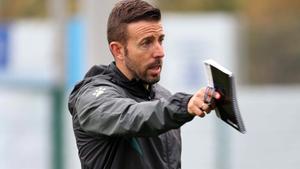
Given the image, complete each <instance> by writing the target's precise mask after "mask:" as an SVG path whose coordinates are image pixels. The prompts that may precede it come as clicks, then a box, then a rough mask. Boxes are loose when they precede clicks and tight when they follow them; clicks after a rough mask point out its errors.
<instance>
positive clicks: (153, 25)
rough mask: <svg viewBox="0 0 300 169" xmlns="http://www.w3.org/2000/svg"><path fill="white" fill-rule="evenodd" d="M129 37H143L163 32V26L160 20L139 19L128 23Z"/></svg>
mask: <svg viewBox="0 0 300 169" xmlns="http://www.w3.org/2000/svg"><path fill="white" fill-rule="evenodd" d="M127 32H128V35H129V37H132V38H142V37H145V36H147V35H154V36H155V35H157V36H160V35H162V34H163V27H162V24H161V22H160V21H138V22H134V23H130V24H128V25H127Z"/></svg>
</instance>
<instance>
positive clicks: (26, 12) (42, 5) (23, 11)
mask: <svg viewBox="0 0 300 169" xmlns="http://www.w3.org/2000/svg"><path fill="white" fill-rule="evenodd" d="M45 16H46V0H21V1H20V0H0V20H10V19H18V18H24V17H45Z"/></svg>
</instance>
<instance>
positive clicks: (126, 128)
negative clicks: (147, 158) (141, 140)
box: [75, 86, 193, 136]
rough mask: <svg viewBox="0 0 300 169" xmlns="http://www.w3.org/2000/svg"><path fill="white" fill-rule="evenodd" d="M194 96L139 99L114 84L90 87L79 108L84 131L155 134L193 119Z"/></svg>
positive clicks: (77, 107)
mask: <svg viewBox="0 0 300 169" xmlns="http://www.w3.org/2000/svg"><path fill="white" fill-rule="evenodd" d="M190 97H191V95H188V94H184V93H177V94H175V95H173V96H171V97H170V98H169V99H168V100H166V99H159V100H153V101H144V102H136V101H135V100H133V99H130V98H125V97H124V96H122V95H121V94H120V92H118V91H117V89H116V88H114V87H112V86H102V87H101V86H100V87H99V86H97V87H96V86H95V87H90V88H86V89H85V90H84V91H83V92H81V94H80V95H79V96H78V99H77V101H76V104H75V109H76V112H77V115H78V117H77V118H78V120H79V123H80V126H81V128H82V129H83V130H85V131H87V132H91V133H94V134H100V135H107V136H154V135H157V134H160V133H163V132H166V131H168V130H170V129H175V128H179V127H180V126H181V125H183V124H184V123H186V122H188V121H190V120H192V119H193V116H192V115H190V114H189V113H188V112H187V103H188V101H189V99H190Z"/></svg>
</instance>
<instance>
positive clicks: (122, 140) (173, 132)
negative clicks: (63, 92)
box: [69, 63, 193, 169]
mask: <svg viewBox="0 0 300 169" xmlns="http://www.w3.org/2000/svg"><path fill="white" fill-rule="evenodd" d="M190 97H191V95H188V94H183V93H177V94H175V95H171V94H170V92H169V91H167V90H166V89H164V88H163V87H161V86H160V85H158V84H155V85H152V86H151V87H150V88H149V90H146V89H145V87H144V85H143V83H142V82H141V81H137V80H132V81H129V80H128V79H127V78H126V77H125V76H124V75H123V74H122V73H121V72H120V71H119V70H118V69H117V67H116V66H115V63H111V64H110V65H108V66H94V67H92V68H91V69H90V71H89V72H88V73H87V74H86V76H85V78H84V80H82V81H81V82H80V83H78V84H77V85H76V86H75V88H74V89H73V91H72V93H71V95H70V98H69V111H70V112H71V114H72V119H73V129H74V133H75V137H76V142H77V147H78V150H79V157H80V161H81V166H82V168H83V169H179V168H181V160H180V158H181V138H180V131H179V129H178V128H179V127H180V126H181V125H183V124H184V123H186V122H188V121H190V120H192V119H193V116H191V115H189V114H188V113H187V102H188V100H189V99H190Z"/></svg>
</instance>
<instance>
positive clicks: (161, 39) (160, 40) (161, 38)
mask: <svg viewBox="0 0 300 169" xmlns="http://www.w3.org/2000/svg"><path fill="white" fill-rule="evenodd" d="M164 40H165V37H164V36H161V37H160V38H159V43H160V44H162V43H163V41H164Z"/></svg>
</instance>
